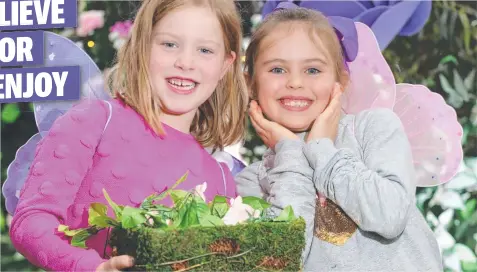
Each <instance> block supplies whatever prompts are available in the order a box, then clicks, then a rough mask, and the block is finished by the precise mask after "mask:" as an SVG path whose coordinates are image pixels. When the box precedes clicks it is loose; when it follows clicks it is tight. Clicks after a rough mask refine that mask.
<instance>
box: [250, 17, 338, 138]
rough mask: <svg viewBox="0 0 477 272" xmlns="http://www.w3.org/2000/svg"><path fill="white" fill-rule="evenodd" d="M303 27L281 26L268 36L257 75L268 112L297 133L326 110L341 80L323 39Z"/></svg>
mask: <svg viewBox="0 0 477 272" xmlns="http://www.w3.org/2000/svg"><path fill="white" fill-rule="evenodd" d="M301 26H303V25H302V24H300V23H291V24H290V23H288V24H286V25H285V24H283V25H279V26H276V28H275V30H274V31H272V32H271V33H270V34H269V35H267V36H266V37H265V38H264V40H263V41H262V43H261V45H260V48H259V50H260V51H259V53H258V56H257V59H256V62H255V75H254V80H255V84H254V85H255V88H256V90H254V92H255V93H256V94H257V97H258V102H259V105H260V107H261V108H262V110H263V112H264V113H265V115H266V116H267V117H268V118H269V119H270V120H272V121H274V122H277V123H279V124H281V125H282V126H284V127H286V128H288V129H290V130H292V131H294V132H299V131H304V130H307V129H308V128H309V127H310V125H311V124H312V122H313V121H314V120H315V119H316V118H317V117H318V116H319V114H320V113H322V112H323V110H324V109H325V108H326V106H327V105H328V102H329V100H330V97H331V93H332V90H333V87H334V84H335V83H336V81H337V80H336V76H335V75H336V71H335V70H334V65H333V62H332V60H330V59H329V54H328V52H327V51H326V50H324V49H323V48H324V46H323V43H321V42H320V38H319V37H318V35H316V34H315V33H312V32H310V31H307V30H308V29H309V28H308V27H301Z"/></svg>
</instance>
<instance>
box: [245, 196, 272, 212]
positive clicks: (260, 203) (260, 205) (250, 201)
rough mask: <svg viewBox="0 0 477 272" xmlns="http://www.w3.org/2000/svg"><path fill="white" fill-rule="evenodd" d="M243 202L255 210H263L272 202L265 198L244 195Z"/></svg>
mask: <svg viewBox="0 0 477 272" xmlns="http://www.w3.org/2000/svg"><path fill="white" fill-rule="evenodd" d="M242 202H243V204H247V205H249V206H251V207H252V208H253V209H254V210H259V211H263V210H265V209H267V208H269V207H270V206H271V205H270V203H268V202H267V201H265V200H264V199H262V198H259V197H255V196H245V197H242Z"/></svg>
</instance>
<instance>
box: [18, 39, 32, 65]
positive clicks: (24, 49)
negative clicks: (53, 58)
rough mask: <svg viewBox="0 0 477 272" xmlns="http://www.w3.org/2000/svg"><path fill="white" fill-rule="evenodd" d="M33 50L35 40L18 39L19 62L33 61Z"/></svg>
mask: <svg viewBox="0 0 477 272" xmlns="http://www.w3.org/2000/svg"><path fill="white" fill-rule="evenodd" d="M32 49H33V40H32V39H31V38H30V37H18V38H17V61H25V59H26V60H27V61H33V55H32V54H31V50H32Z"/></svg>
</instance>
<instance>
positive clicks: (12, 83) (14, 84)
mask: <svg viewBox="0 0 477 272" xmlns="http://www.w3.org/2000/svg"><path fill="white" fill-rule="evenodd" d="M16 76H17V78H16V79H15V78H14V77H13V74H7V75H6V77H5V89H6V93H7V99H8V98H12V93H13V97H22V74H16Z"/></svg>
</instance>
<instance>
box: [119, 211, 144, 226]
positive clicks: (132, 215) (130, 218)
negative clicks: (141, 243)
mask: <svg viewBox="0 0 477 272" xmlns="http://www.w3.org/2000/svg"><path fill="white" fill-rule="evenodd" d="M146 220H147V219H146V216H145V215H144V214H143V210H141V209H138V208H133V207H129V206H126V207H124V210H123V211H122V218H121V223H122V227H123V228H125V229H130V228H134V227H137V226H139V225H141V224H143V223H144V222H146Z"/></svg>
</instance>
